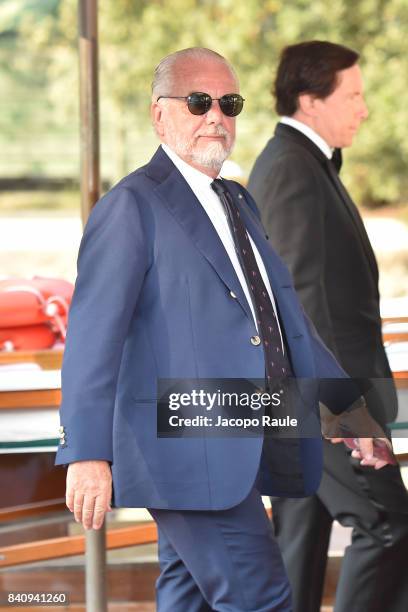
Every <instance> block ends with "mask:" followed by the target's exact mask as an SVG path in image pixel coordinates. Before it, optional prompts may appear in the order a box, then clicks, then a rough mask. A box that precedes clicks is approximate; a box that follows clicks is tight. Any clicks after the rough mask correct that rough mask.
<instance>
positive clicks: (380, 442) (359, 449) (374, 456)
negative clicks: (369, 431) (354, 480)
mask: <svg viewBox="0 0 408 612" xmlns="http://www.w3.org/2000/svg"><path fill="white" fill-rule="evenodd" d="M330 442H331V443H332V444H338V443H339V442H344V444H345V445H346V446H347V447H348V448H351V449H353V452H352V453H351V456H352V457H354V458H355V459H360V464H361V465H369V466H372V467H373V468H374V469H376V470H380V469H381V468H383V467H384V466H386V465H396V459H395V457H394V454H393V450H392V445H391V442H390V441H389V440H388V438H331V439H330Z"/></svg>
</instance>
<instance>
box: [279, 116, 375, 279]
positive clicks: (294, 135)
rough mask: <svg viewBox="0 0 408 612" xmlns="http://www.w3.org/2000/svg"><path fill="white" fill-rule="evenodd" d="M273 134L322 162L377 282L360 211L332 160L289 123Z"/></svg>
mask: <svg viewBox="0 0 408 612" xmlns="http://www.w3.org/2000/svg"><path fill="white" fill-rule="evenodd" d="M275 134H276V136H277V137H279V138H285V139H290V140H293V141H294V142H296V143H297V144H298V145H300V146H302V147H304V148H305V149H307V150H308V151H309V152H310V153H311V154H312V155H313V156H314V157H315V158H316V159H318V160H319V162H320V163H321V164H322V166H323V168H324V171H325V172H326V174H327V175H328V177H329V179H330V181H331V183H332V184H333V186H334V188H335V189H336V191H337V193H338V194H339V196H340V198H341V200H342V202H343V203H344V206H345V208H346V210H347V212H348V214H349V215H350V218H351V221H352V223H353V224H354V227H355V228H356V230H357V233H358V235H359V237H360V240H361V243H362V246H363V249H364V252H365V254H366V257H367V260H368V264H369V266H370V269H371V271H372V274H373V276H374V279H375V281H376V282H377V281H378V267H377V261H376V259H375V255H374V251H373V249H372V246H371V243H370V240H369V238H368V236H367V232H366V229H365V227H364V223H363V221H362V219H361V216H360V213H359V212H358V210H357V207H356V205H355V204H354V202H353V201H352V199H351V198H350V196H349V194H348V192H347V190H346V188H345V187H344V185H343V183H342V182H341V180H340V177H339V175H338V173H337V172H336V169H335V167H334V166H333V164H332V162H330V160H328V158H327V157H326V156H325V154H324V153H323V151H322V150H321V149H319V147H318V146H316V145H315V144H314V142H312V141H311V140H310V138H307V136H305V135H304V134H302V132H300V131H299V130H296V129H295V128H293V127H292V126H290V125H284V124H282V123H278V125H277V126H276V130H275Z"/></svg>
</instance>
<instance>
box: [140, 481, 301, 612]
mask: <svg viewBox="0 0 408 612" xmlns="http://www.w3.org/2000/svg"><path fill="white" fill-rule="evenodd" d="M149 512H150V514H151V515H152V516H153V518H154V520H155V521H156V523H157V525H158V530H159V562H160V568H161V574H160V576H159V578H158V580H157V583H156V589H157V611H158V612H211V611H215V612H244V611H245V612H278V611H279V612H291V610H292V604H291V592H290V587H289V582H288V579H287V576H286V571H285V568H284V566H283V562H282V557H281V554H280V551H279V548H278V545H277V543H276V540H275V537H274V534H273V530H272V526H271V522H270V520H269V519H268V516H267V514H266V512H265V509H264V506H263V503H262V499H261V496H260V494H259V492H258V490H257V489H256V488H255V487H254V488H253V489H252V490H251V492H250V494H249V495H248V497H247V498H246V499H245V500H244V501H243V502H241V503H240V504H239V505H238V506H235V507H234V508H230V509H228V510H221V511H213V512H210V511H200V510H189V511H185V510H183V511H178V510H154V509H150V510H149Z"/></svg>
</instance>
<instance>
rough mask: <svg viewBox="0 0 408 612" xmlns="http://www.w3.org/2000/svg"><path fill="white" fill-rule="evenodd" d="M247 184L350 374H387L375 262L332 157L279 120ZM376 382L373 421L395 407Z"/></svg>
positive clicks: (388, 389) (389, 390) (386, 417)
mask: <svg viewBox="0 0 408 612" xmlns="http://www.w3.org/2000/svg"><path fill="white" fill-rule="evenodd" d="M248 189H249V191H250V192H251V193H252V195H253V196H254V198H255V200H256V202H257V204H258V206H259V208H260V211H261V214H262V217H263V221H264V224H265V226H266V229H267V232H268V233H269V237H270V240H271V242H272V246H273V247H274V248H275V249H276V250H277V251H278V253H279V254H280V255H281V256H282V258H283V259H284V260H285V262H286V263H287V264H288V266H289V268H290V271H291V273H292V275H293V277H294V281H295V287H296V289H297V292H298V295H299V297H300V299H301V301H302V303H303V306H304V308H305V310H306V313H307V314H308V315H309V317H310V318H311V319H312V321H313V323H314V324H315V326H316V328H317V331H318V332H319V334H320V336H321V337H322V338H323V340H324V341H325V343H326V344H327V346H328V347H329V348H330V349H331V350H332V351H333V353H334V354H335V355H336V357H337V358H338V360H339V362H340V364H341V365H342V366H343V368H344V369H345V370H346V372H347V373H348V374H349V375H350V376H353V377H361V378H378V379H381V378H386V379H389V378H390V377H391V372H390V368H389V364H388V360H387V357H386V354H385V351H384V347H383V343H382V335H381V318H380V310H379V294H378V268H377V262H376V259H375V255H374V253H373V250H372V247H371V244H370V241H369V238H368V236H367V233H366V231H365V228H364V225H363V222H362V219H361V216H360V214H359V212H358V210H357V208H356V206H355V204H354V203H353V201H352V200H351V198H350V196H349V194H348V192H347V191H346V189H345V187H344V186H343V184H342V183H341V181H340V179H339V177H338V175H337V172H336V169H335V168H334V165H333V163H332V162H331V161H330V160H328V159H327V158H326V156H325V155H324V153H323V152H322V151H321V150H320V149H319V148H318V147H317V146H316V145H315V144H314V143H313V142H312V141H311V140H310V139H309V138H307V137H306V136H304V135H303V134H302V133H301V132H299V131H298V130H296V129H295V128H292V127H290V126H287V125H284V124H278V125H277V127H276V130H275V135H274V137H273V138H272V139H271V140H270V141H269V142H268V143H267V145H266V147H265V149H264V150H263V151H262V153H261V154H260V156H259V157H258V159H257V160H256V163H255V165H254V168H253V170H252V172H251V175H250V177H249V184H248ZM376 386H377V392H376V394H375V398H374V396H372V397H371V398H370V403H369V406H370V408H371V411H372V413H373V415H374V416H375V417H376V418H377V419H378V420H380V421H381V422H382V423H384V422H385V421H388V422H389V421H391V420H393V419H394V418H395V416H396V410H397V404H396V394H395V388H394V385H393V384H390V381H387V382H386V384H384V383H381V382H378V384H377V385H376Z"/></svg>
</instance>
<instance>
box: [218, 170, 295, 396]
mask: <svg viewBox="0 0 408 612" xmlns="http://www.w3.org/2000/svg"><path fill="white" fill-rule="evenodd" d="M211 187H212V189H213V190H214V191H215V193H216V194H217V195H218V197H219V198H220V200H221V202H222V204H223V206H224V209H225V212H226V215H227V218H228V223H229V226H230V230H231V234H232V237H233V239H234V244H235V250H236V252H237V255H238V260H239V262H240V264H241V267H242V270H243V272H244V276H245V279H246V282H247V285H248V289H249V293H250V296H251V299H252V304H253V307H254V310H255V314H256V320H257V327H258V333H259V335H260V336H261V340H262V344H263V348H264V355H265V376H266V387H267V388H268V389H270V388H271V386H273V384H274V382H273V381H274V379H277V378H279V379H282V378H286V377H287V376H292V369H291V366H290V362H289V359H288V357H287V352H286V351H285V352H283V350H282V341H281V335H280V332H279V326H278V321H277V319H276V315H275V311H274V308H273V306H272V302H271V299H270V297H269V294H268V291H267V289H266V287H265V283H264V281H263V279H262V275H261V273H260V271H259V268H258V264H257V263H256V259H255V255H254V251H253V249H252V245H251V242H250V240H249V238H248V233H247V230H246V227H245V225H244V222H243V221H242V218H241V215H240V212H239V210H238V207H237V205H236V204H235V202H234V200H233V197H232V195H231V193H230V192H229V191H228V190H227V187H226V186H225V184H224V182H223V181H222V180H221V179H215V180H214V181H213V182H212V183H211Z"/></svg>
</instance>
